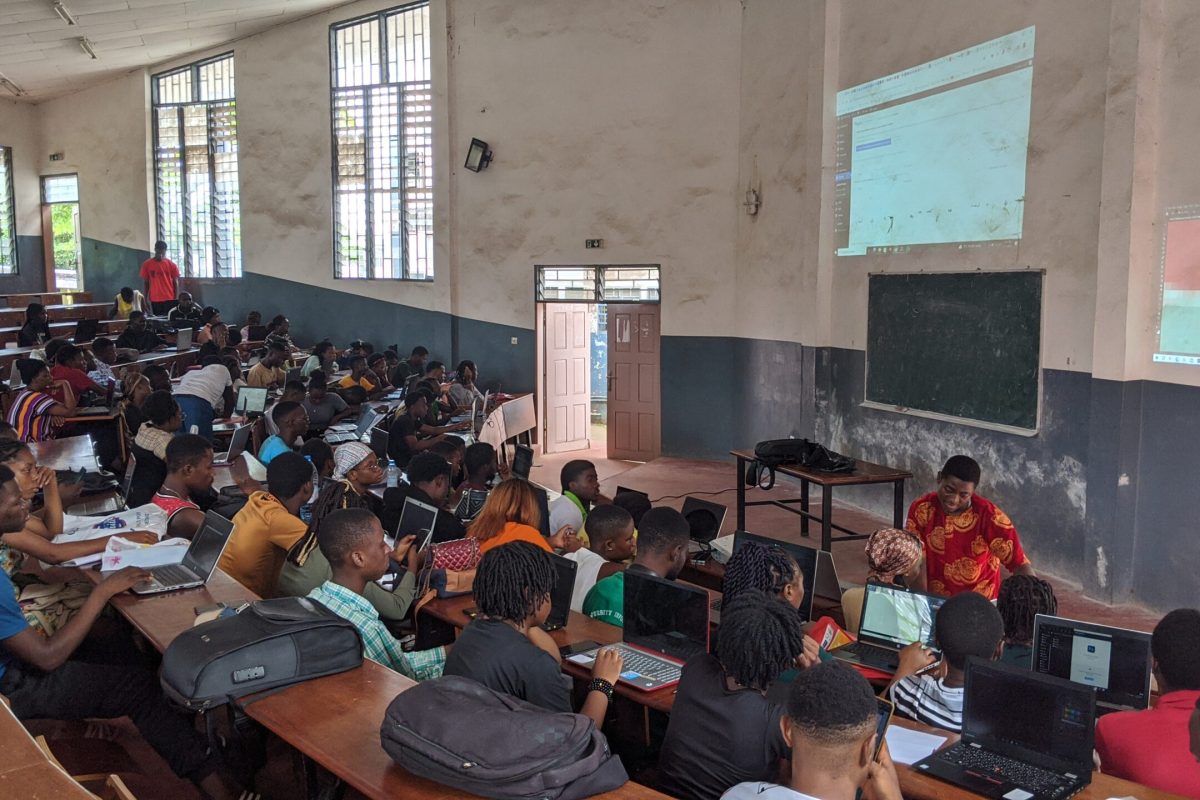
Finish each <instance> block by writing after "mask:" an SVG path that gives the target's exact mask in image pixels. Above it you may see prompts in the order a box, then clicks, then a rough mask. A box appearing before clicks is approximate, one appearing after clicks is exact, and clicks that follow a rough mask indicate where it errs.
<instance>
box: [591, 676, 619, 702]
mask: <svg viewBox="0 0 1200 800" xmlns="http://www.w3.org/2000/svg"><path fill="white" fill-rule="evenodd" d="M587 688H588V691H589V692H603V694H604V696H605V697H607V698H608V702H610V703H611V702H612V698H613V685H612V684H611V683H609V682H608V681H606V680H604V679H603V678H592V682H591V683H589V684H588V687H587Z"/></svg>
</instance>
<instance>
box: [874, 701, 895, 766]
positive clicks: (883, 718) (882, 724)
mask: <svg viewBox="0 0 1200 800" xmlns="http://www.w3.org/2000/svg"><path fill="white" fill-rule="evenodd" d="M894 710H895V707H894V706H893V705H892V703H891V701H889V700H884V699H883V698H882V697H877V698H875V737H876V738H875V753H874V754H873V755H872V758H873V759H875V760H876V761H878V760H879V751H880V750H881V749H882V748H883V742H884V739H885V737H886V735H887V728H888V723H890V722H891V721H892V712H893V711H894Z"/></svg>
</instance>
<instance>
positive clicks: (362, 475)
mask: <svg viewBox="0 0 1200 800" xmlns="http://www.w3.org/2000/svg"><path fill="white" fill-rule="evenodd" d="M385 477H386V475H385V473H384V468H383V465H382V464H380V463H379V456H377V455H375V451H374V450H372V449H371V448H369V447H367V446H366V445H365V444H363V443H362V442H347V443H346V444H344V445H341V446H340V447H338V448H337V449H336V450H334V451H333V479H334V480H335V481H343V482H345V484H346V486H347V489H348V491H350V492H353V493H354V494H355V495H357V496H358V498H359V500H360V502H359V503H358V505H361V506H364V507H365V508H367V509H368V510H369V511H370V512H371V513H372V514H374V515H375V516H377V517H381V516H382V515H383V501H382V500H381V499H380V498H379V497H376V496H375V494H373V493H372V492H371V487H372V486H377V485H381V484H382V483H383V482H384V478H385Z"/></svg>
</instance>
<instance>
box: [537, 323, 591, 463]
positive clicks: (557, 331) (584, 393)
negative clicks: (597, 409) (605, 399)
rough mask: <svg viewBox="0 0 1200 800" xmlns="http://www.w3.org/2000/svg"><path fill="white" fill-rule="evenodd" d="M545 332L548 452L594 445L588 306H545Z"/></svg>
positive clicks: (560, 451) (582, 448) (584, 448)
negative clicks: (592, 436) (592, 435)
mask: <svg viewBox="0 0 1200 800" xmlns="http://www.w3.org/2000/svg"><path fill="white" fill-rule="evenodd" d="M542 312H543V317H542V320H543V326H542V327H543V330H544V331H545V336H546V341H545V351H544V352H545V356H544V358H545V361H544V363H545V365H546V374H545V386H546V452H547V453H564V452H567V451H569V450H586V449H588V448H589V447H591V445H592V442H591V416H592V376H591V361H592V352H591V335H590V331H591V328H590V325H589V319H588V307H587V306H586V305H583V304H580V303H546V304H544V305H543V306H542Z"/></svg>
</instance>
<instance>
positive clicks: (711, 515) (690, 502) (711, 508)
mask: <svg viewBox="0 0 1200 800" xmlns="http://www.w3.org/2000/svg"><path fill="white" fill-rule="evenodd" d="M728 511H729V509H728V508H727V507H726V506H723V505H721V504H720V503H711V502H709V501H708V500H701V499H699V498H696V497H685V498H684V499H683V508H682V509H680V511H679V513H680V514H683V517H684V519H686V520H687V523H688V527H689V528H690V529H691V537H692V541H693V542H699V543H700V544H708V543H709V542H711V541H712V540H713V539H715V538H717V536H718V535H720V533H721V525H723V524H724V523H725V514H726V513H727V512H728Z"/></svg>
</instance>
